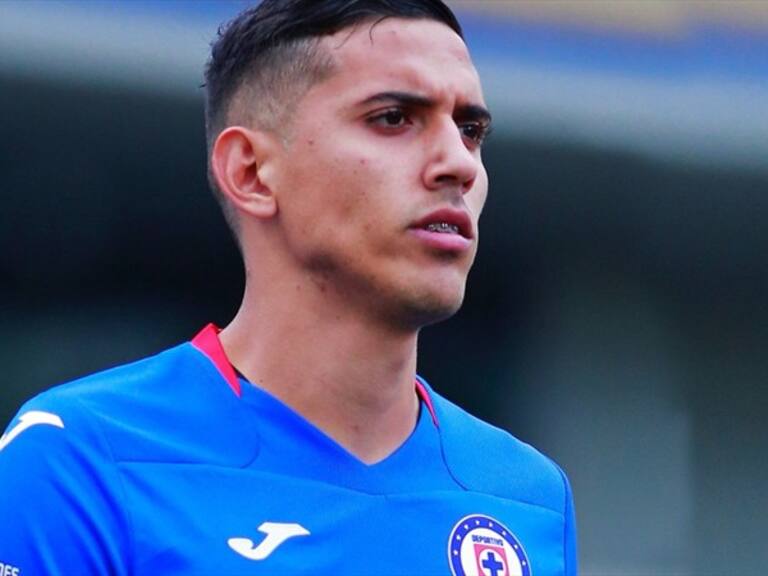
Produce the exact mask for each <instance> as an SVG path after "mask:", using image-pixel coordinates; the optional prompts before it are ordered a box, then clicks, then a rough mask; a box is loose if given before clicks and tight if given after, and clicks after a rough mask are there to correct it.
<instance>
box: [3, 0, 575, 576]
mask: <svg viewBox="0 0 768 576" xmlns="http://www.w3.org/2000/svg"><path fill="white" fill-rule="evenodd" d="M207 90H208V101H207V103H208V106H207V121H208V122H207V123H208V131H209V151H210V166H209V168H210V176H211V180H212V183H213V186H214V189H215V191H216V193H217V195H218V197H219V200H220V201H221V203H222V206H223V209H224V212H225V215H226V217H227V219H228V221H229V223H230V225H231V226H232V228H233V230H234V233H235V235H236V238H237V240H238V243H239V246H240V248H241V251H242V255H243V260H244V264H245V269H246V286H245V293H244V296H243V301H242V306H241V308H240V310H239V311H238V312H237V315H236V316H235V318H234V319H233V321H232V322H231V323H230V324H229V325H228V326H227V327H226V328H225V329H224V330H222V331H219V330H218V329H216V328H215V327H213V326H208V327H207V328H205V329H204V330H203V331H202V332H201V333H200V334H198V335H197V336H196V337H195V338H194V339H193V340H192V341H191V342H190V343H187V344H183V345H181V346H178V347H176V348H173V349H171V350H168V351H166V352H163V353H161V354H159V355H158V356H155V357H152V358H149V359H146V360H143V361H141V362H138V363H135V364H131V365H128V366H123V367H119V368H116V369H114V370H110V371H107V372H104V373H101V374H97V375H94V376H91V377H88V378H85V379H83V380H80V381H77V382H75V383H71V384H68V385H65V386H61V387H58V388H55V389H53V390H51V391H49V392H46V393H44V394H42V395H40V396H39V397H37V398H35V399H33V400H31V401H30V402H29V403H27V405H25V406H24V407H23V408H22V409H21V411H20V413H19V416H17V418H16V419H14V421H13V422H11V424H10V426H9V429H8V431H7V433H6V435H5V436H4V437H3V440H2V441H1V443H0V478H2V479H1V480H0V493H1V494H2V502H1V503H0V511H1V512H2V518H3V523H2V527H1V528H0V563H2V565H3V566H4V567H10V568H4V569H6V570H10V572H8V573H12V574H16V573H18V574H21V575H23V574H271V575H277V574H313V575H315V574H320V575H322V574H337V575H345V574H349V575H360V574H381V575H395V574H403V575H404V574H420V575H422V574H454V575H481V574H482V575H492V576H502V575H504V576H507V575H510V576H511V575H517V576H523V575H524V576H530V575H531V574H535V575H536V576H544V575H573V574H575V573H576V560H575V544H574V527H573V510H572V505H571V494H570V489H569V487H568V483H567V481H566V480H565V477H564V476H563V474H562V473H561V472H560V470H559V469H558V468H557V467H556V466H555V465H554V464H553V463H551V462H550V461H549V460H548V459H546V458H545V457H544V456H542V455H540V454H539V453H538V452H536V451H535V450H533V449H532V448H530V447H529V446H527V445H525V444H522V443H520V442H519V441H517V440H515V439H514V438H512V437H511V436H509V435H508V434H506V433H504V432H502V431H500V430H497V429H495V428H492V427H491V426H489V425H487V424H484V423H482V422H480V421H478V420H476V419H474V418H472V417H471V416H469V415H467V414H466V413H464V412H463V411H461V410H460V409H459V408H457V407H456V406H454V405H452V404H450V403H449V402H447V401H446V400H444V399H443V398H441V397H440V396H438V395H437V394H436V393H435V392H433V391H432V390H431V388H430V387H429V386H428V385H427V384H426V383H425V382H424V381H423V380H420V379H418V378H417V377H416V376H415V369H416V344H417V338H418V333H419V329H420V328H421V327H422V326H424V325H427V324H430V323H433V322H437V321H439V320H443V319H445V318H447V317H449V316H451V315H452V314H453V313H454V312H455V311H456V310H457V309H458V308H459V306H460V304H461V301H462V298H463V294H464V284H465V279H466V276H467V273H468V271H469V268H470V266H471V264H472V261H473V258H474V255H475V250H476V247H477V237H478V229H477V223H478V217H479V215H480V212H481V210H482V207H483V204H484V202H485V197H486V192H487V186H488V181H487V176H486V173H485V170H484V168H483V164H482V160H481V146H482V142H483V138H484V135H485V134H486V133H487V131H488V129H489V124H490V114H489V113H488V111H487V110H486V108H485V104H484V101H483V95H482V90H481V87H480V82H479V79H478V76H477V72H476V71H475V68H474V67H473V65H472V62H471V60H470V57H469V55H468V53H467V48H466V46H465V44H464V42H463V40H462V37H461V29H460V27H459V24H458V23H457V22H456V20H455V18H454V16H453V14H452V13H451V12H450V11H449V10H448V9H447V8H446V7H445V6H444V5H443V4H442V2H440V0H344V1H342V0H266V1H265V2H263V3H262V4H261V5H260V6H258V7H256V8H254V9H251V10H248V11H246V12H245V13H243V14H241V15H240V16H239V17H238V18H237V19H235V20H234V21H233V22H232V23H231V24H230V25H229V26H228V27H227V28H226V29H225V30H224V31H223V32H221V33H220V37H219V39H218V40H217V42H216V43H215V45H214V46H213V50H212V56H211V60H210V62H209V65H208V70H207ZM14 570H15V571H16V572H14ZM1 573H2V574H5V573H6V572H1Z"/></svg>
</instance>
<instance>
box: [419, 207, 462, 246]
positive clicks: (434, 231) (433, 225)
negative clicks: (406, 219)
mask: <svg viewBox="0 0 768 576" xmlns="http://www.w3.org/2000/svg"><path fill="white" fill-rule="evenodd" d="M411 231H412V232H413V233H414V234H415V235H416V237H417V238H419V239H420V240H421V241H423V242H424V243H425V244H426V245H427V246H429V247H430V248H432V249H433V250H437V251H439V252H464V251H466V250H469V249H470V247H471V246H472V239H473V238H474V230H473V227H472V220H471V219H470V217H469V214H467V212H465V211H463V210H456V209H442V210H436V211H434V212H431V213H430V214H428V215H427V216H425V217H424V218H421V219H420V220H417V221H416V222H414V224H413V225H412V226H411Z"/></svg>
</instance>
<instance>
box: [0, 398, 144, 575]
mask: <svg viewBox="0 0 768 576" xmlns="http://www.w3.org/2000/svg"><path fill="white" fill-rule="evenodd" d="M65 400H66V401H62V399H60V398H57V397H56V396H55V395H49V393H46V394H43V395H42V396H39V397H38V398H36V399H33V400H32V401H30V402H29V403H27V405H25V406H24V407H22V409H21V410H20V411H19V413H18V415H17V416H16V417H15V418H14V419H13V420H12V421H11V423H10V424H9V425H8V428H7V430H6V432H5V434H4V435H3V436H2V439H0V567H3V569H4V570H5V572H3V574H18V575H19V576H21V575H24V574H39V575H59V574H61V575H64V574H66V575H74V576H79V575H84V576H90V575H97V574H99V575H101V574H114V575H123V574H127V573H129V571H130V570H129V566H128V565H127V563H126V561H125V559H126V558H129V554H128V550H129V548H130V542H129V534H130V531H129V529H128V525H127V521H126V519H125V518H124V517H123V516H122V514H123V512H121V509H120V507H119V506H118V503H119V502H120V497H121V492H120V489H121V486H120V478H119V475H118V473H117V468H116V465H115V463H114V460H113V459H112V457H111V454H110V452H109V447H108V445H107V444H106V441H105V439H104V438H103V436H102V435H101V434H100V431H99V429H98V428H97V425H96V422H93V421H91V419H90V418H89V417H88V414H87V412H86V411H85V410H83V409H82V408H81V407H80V406H79V404H78V402H77V400H76V399H75V398H67V399H65Z"/></svg>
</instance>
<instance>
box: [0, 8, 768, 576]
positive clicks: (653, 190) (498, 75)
mask: <svg viewBox="0 0 768 576" xmlns="http://www.w3.org/2000/svg"><path fill="white" fill-rule="evenodd" d="M245 4H246V3H245V2H241V1H235V2H223V1H212V2H211V1H187V0H178V1H173V2H163V1H133V2H114V1H104V2H95V1H88V2H85V1H73V2H57V1H46V2H35V1H27V2H17V1H8V0H6V1H4V2H0V111H1V112H0V174H2V179H0V196H1V197H2V206H3V208H2V210H0V242H2V250H1V251H0V318H1V320H2V321H1V322H0V343H1V344H2V346H0V362H2V365H3V367H4V377H3V381H2V396H1V398H2V400H1V402H0V420H2V426H4V425H5V423H7V422H8V420H9V419H10V418H11V416H12V414H13V413H14V412H15V411H16V410H17V409H18V407H19V405H20V403H21V402H22V401H23V399H25V398H26V397H28V396H30V395H31V394H32V393H34V392H36V391H38V390H41V389H44V388H46V387H49V386H50V385H52V384H54V383H58V382H62V381H65V380H67V379H70V378H73V377H76V376H79V375H82V374H85V373H87V372H89V371H93V370H96V369H100V368H104V367H107V366H110V365H113V364H116V363H119V362H123V361H127V360H131V359H134V358H137V357H140V356H142V355H146V354H149V353H152V352H154V351H156V350H158V349H160V348H162V347H165V346H168V345H171V344H174V343H176V342H179V341H181V340H185V339H187V338H189V337H190V336H191V335H192V334H193V333H194V332H195V331H196V330H197V329H198V328H200V327H201V326H202V325H203V324H204V323H206V322H207V321H210V320H215V321H216V322H218V323H219V324H225V323H226V322H227V320H228V319H229V318H230V317H231V315H232V314H233V313H234V311H235V307H236V304H237V302H238V299H239V296H240V287H241V283H242V277H241V270H240V266H239V262H238V256H237V253H236V250H235V247H234V245H233V243H232V241H231V239H230V238H229V236H228V233H227V231H226V230H225V227H224V224H223V222H222V220H221V218H220V216H219V213H218V209H217V207H216V205H215V203H214V201H213V200H212V198H211V197H210V195H209V193H208V191H207V188H206V182H205V169H204V166H205V150H204V138H203V121H202V98H201V90H200V87H199V86H200V84H201V82H202V74H201V71H202V66H203V63H204V61H205V58H206V51H207V46H208V42H209V41H210V39H211V38H212V36H213V34H214V32H215V29H216V26H217V24H218V23H219V22H221V21H223V20H226V19H227V18H229V17H230V16H231V15H233V14H234V13H235V12H237V11H238V10H239V9H240V8H242V7H243V6H244V5H245ZM453 4H454V6H455V7H456V8H457V9H458V11H459V13H460V15H461V16H462V20H463V23H464V25H465V28H466V32H467V38H468V42H469V44H470V47H471V49H472V50H473V54H474V57H475V60H476V64H477V65H478V67H479V69H480V71H481V75H482V76H483V79H484V84H485V88H486V92H487V98H488V101H489V104H490V106H491V108H492V110H493V112H494V114H495V116H496V120H497V129H496V132H495V134H494V135H493V137H492V138H491V140H490V142H489V144H488V147H487V152H486V159H487V164H488V166H489V171H490V173H491V176H492V187H491V195H490V199H489V203H488V206H487V209H486V212H485V214H484V216H483V242H482V249H481V252H480V256H479V259H478V261H477V264H476V267H475V269H474V271H473V273H472V278H471V285H470V290H469V293H468V294H469V295H468V299H467V302H466V305H465V307H464V309H463V310H462V312H461V313H460V314H459V315H458V316H457V317H456V318H454V319H453V320H451V321H450V322H448V323H446V324H444V325H440V326H436V327H433V328H430V329H427V330H426V331H425V334H424V338H423V343H422V346H421V358H420V364H421V367H420V369H421V372H422V373H423V374H424V375H425V376H426V377H427V378H428V379H430V380H431V381H432V382H433V384H435V385H436V387H437V388H438V389H439V390H440V391H442V392H443V393H444V394H445V395H447V396H449V397H450V398H452V399H454V400H456V401H458V402H460V403H461V404H462V405H464V406H466V407H467V408H468V409H469V410H470V411H472V412H474V413H476V414H478V415H480V416H482V417H484V418H486V419H488V420H490V421H492V422H495V423H497V424H498V425H500V426H503V427H505V428H507V429H509V430H510V431H512V432H513V433H514V434H516V435H517V436H519V437H521V438H522V439H525V440H527V441H529V442H531V443H533V444H535V445H536V446H538V447H540V448H541V449H542V450H543V451H545V452H546V453H548V454H550V455H551V456H552V457H554V458H555V459H556V460H558V461H559V462H560V463H561V464H562V465H563V467H564V468H565V469H566V470H567V472H568V473H569V474H570V477H571V479H572V483H573V486H574V491H575V495H576V504H577V513H578V519H579V536H580V548H581V550H580V555H581V566H582V573H583V574H585V575H598V574H604V575H609V574H610V575H618V574H625V575H630V574H631V575H661V574H668V575H671V574H675V575H694V574H695V575H739V574H755V575H758V574H764V573H765V569H766V568H765V567H766V566H768V550H767V547H766V546H765V544H764V539H765V535H766V532H767V531H768V522H766V518H767V517H768V497H767V496H766V486H768V458H766V449H767V448H768V442H766V440H767V439H768V438H767V437H768V434H767V432H768V422H767V420H768V418H767V415H768V386H766V383H768V353H767V352H766V350H767V349H768V305H767V304H766V302H767V300H768V264H767V261H766V260H767V259H766V256H767V255H768V193H767V192H766V189H767V188H768V2H764V1H762V0H757V1H754V2H748V1H741V2H740V1H725V0H724V1H720V2H707V1H694V2H686V1H655V0H639V1H610V0H603V1H587V0H573V1H533V2H520V1H495V2H483V1H477V0H476V1H470V2H454V3H453ZM2 426H0V427H2Z"/></svg>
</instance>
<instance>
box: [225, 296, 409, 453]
mask: <svg viewBox="0 0 768 576" xmlns="http://www.w3.org/2000/svg"><path fill="white" fill-rule="evenodd" d="M250 284H251V283H247V284H246V292H245V296H244V298H243V303H242V306H241V308H240V310H239V311H238V313H237V315H236V316H235V318H234V320H233V321H232V322H231V323H230V325H229V326H227V328H225V329H224V330H223V331H222V332H221V334H220V338H221V343H222V346H223V347H224V350H225V352H226V353H227V356H228V357H229V359H230V361H231V362H232V364H233V365H234V366H235V367H236V368H237V369H238V370H240V372H242V373H243V375H245V376H246V377H247V378H248V379H249V380H250V381H251V382H253V383H254V384H255V385H257V386H259V387H261V388H263V389H265V390H267V391H268V392H270V393H271V394H273V395H274V396H276V397H277V398H279V399H280V400H281V401H283V402H284V403H285V404H287V405H288V406H290V407H291V408H292V409H294V410H296V411H297V412H298V413H299V414H301V415H302V416H303V417H305V418H306V419H307V420H309V421H310V422H312V423H313V424H314V425H315V426H317V427H318V428H319V429H321V430H322V431H323V432H324V433H326V434H327V435H328V436H330V437H331V438H333V439H334V440H335V441H336V442H338V443H339V444H340V445H341V446H343V447H344V448H345V449H346V450H348V451H349V452H351V453H352V454H354V455H355V456H356V457H357V458H359V459H360V460H362V461H363V462H366V463H373V462H377V461H379V460H382V459H384V458H385V457H387V456H388V455H389V454H391V453H392V452H393V451H394V450H396V449H397V448H398V447H399V446H400V445H401V444H402V443H403V442H404V441H405V440H406V439H407V437H408V436H409V435H410V434H411V432H412V431H413V429H414V426H415V424H416V419H417V416H418V398H417V396H416V393H415V389H414V378H415V373H416V344H417V332H415V331H411V332H404V331H397V330H392V329H389V328H387V327H386V326H383V325H380V324H376V323H374V322H371V321H369V320H368V321H367V320H366V319H362V318H360V317H359V316H357V315H355V314H354V313H353V311H351V310H350V309H349V307H348V306H344V303H343V302H338V303H335V302H334V301H333V299H330V298H328V297H327V295H323V294H317V295H315V294H313V291H312V290H311V289H297V286H295V285H294V286H291V288H292V289H286V288H287V286H279V284H280V283H279V282H271V283H270V284H271V286H270V287H269V288H266V289H261V288H260V289H259V290H258V291H257V290H254V289H253V287H252V285H250ZM276 284H278V285H276ZM262 288H263V287H262ZM302 288H307V287H306V286H304V287H302ZM265 292H269V293H265Z"/></svg>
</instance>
